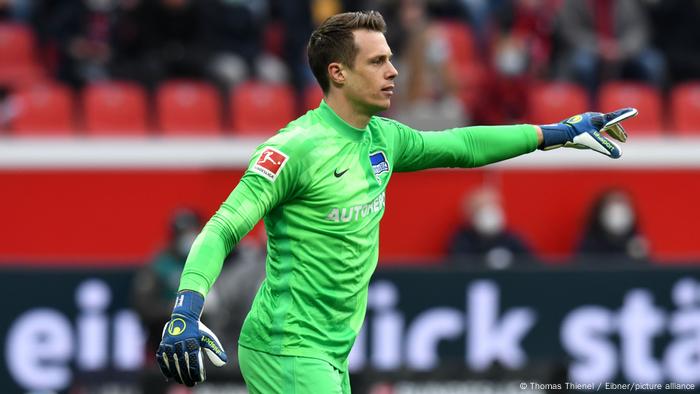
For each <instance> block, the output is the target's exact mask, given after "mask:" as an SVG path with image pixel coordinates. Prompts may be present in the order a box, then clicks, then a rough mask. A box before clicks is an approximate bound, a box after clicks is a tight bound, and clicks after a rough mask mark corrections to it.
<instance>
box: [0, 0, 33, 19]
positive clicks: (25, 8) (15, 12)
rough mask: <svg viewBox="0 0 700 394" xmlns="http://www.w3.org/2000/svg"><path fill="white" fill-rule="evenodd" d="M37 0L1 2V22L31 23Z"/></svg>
mask: <svg viewBox="0 0 700 394" xmlns="http://www.w3.org/2000/svg"><path fill="white" fill-rule="evenodd" d="M35 1H36V0H0V20H12V21H16V22H22V23H29V22H30V21H31V19H32V12H33V11H34V2H35Z"/></svg>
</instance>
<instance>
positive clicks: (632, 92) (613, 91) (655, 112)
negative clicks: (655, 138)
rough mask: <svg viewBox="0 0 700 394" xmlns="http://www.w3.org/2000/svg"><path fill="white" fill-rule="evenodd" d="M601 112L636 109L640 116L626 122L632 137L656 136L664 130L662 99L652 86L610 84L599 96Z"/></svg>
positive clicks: (603, 88) (624, 83)
mask: <svg viewBox="0 0 700 394" xmlns="http://www.w3.org/2000/svg"><path fill="white" fill-rule="evenodd" d="M598 103H599V106H600V111H603V112H610V111H614V110H616V109H619V108H624V107H635V108H637V110H639V115H637V116H636V117H634V118H632V119H629V120H626V121H625V129H626V130H627V131H628V132H629V134H630V137H631V138H634V136H635V135H654V134H657V133H660V132H661V131H662V130H663V121H662V114H661V97H660V95H659V93H658V92H657V91H656V90H655V89H654V88H653V87H651V86H649V85H646V84H643V83H635V82H608V83H606V84H604V85H603V86H602V87H601V89H600V92H599V95H598Z"/></svg>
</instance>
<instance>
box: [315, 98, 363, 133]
mask: <svg viewBox="0 0 700 394" xmlns="http://www.w3.org/2000/svg"><path fill="white" fill-rule="evenodd" d="M318 114H319V116H320V117H321V119H323V120H324V121H325V122H326V123H328V124H329V125H330V126H331V127H333V128H334V129H335V130H336V131H338V133H340V134H342V135H344V136H346V137H348V138H350V139H351V140H353V141H359V140H361V139H362V138H363V137H364V136H365V135H366V134H367V130H368V127H365V128H364V129H358V128H357V127H353V126H351V125H350V124H348V123H347V122H346V121H344V120H343V118H341V117H340V116H338V114H336V113H335V111H333V108H331V107H330V106H329V105H328V104H326V100H325V99H324V100H321V105H320V106H319V107H318ZM368 126H369V125H368Z"/></svg>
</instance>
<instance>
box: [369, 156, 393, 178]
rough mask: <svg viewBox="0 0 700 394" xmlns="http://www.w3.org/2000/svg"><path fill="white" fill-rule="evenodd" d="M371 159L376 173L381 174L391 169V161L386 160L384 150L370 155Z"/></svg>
mask: <svg viewBox="0 0 700 394" xmlns="http://www.w3.org/2000/svg"><path fill="white" fill-rule="evenodd" d="M369 161H370V163H372V169H373V170H374V175H375V176H377V177H378V176H379V174H381V173H382V172H388V171H389V162H388V161H386V156H385V155H384V152H382V151H379V152H375V153H372V154H370V155H369Z"/></svg>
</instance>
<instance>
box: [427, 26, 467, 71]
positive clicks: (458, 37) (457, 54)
mask: <svg viewBox="0 0 700 394" xmlns="http://www.w3.org/2000/svg"><path fill="white" fill-rule="evenodd" d="M435 32H436V33H437V34H438V35H440V36H441V37H442V38H443V39H444V40H445V42H446V44H447V50H448V52H449V57H450V63H453V64H455V63H456V64H468V63H472V62H473V61H474V60H475V58H476V56H477V48H476V40H475V39H474V34H473V33H472V31H471V29H470V28H469V26H468V25H466V24H464V23H461V22H456V21H442V22H437V23H436V25H435Z"/></svg>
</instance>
